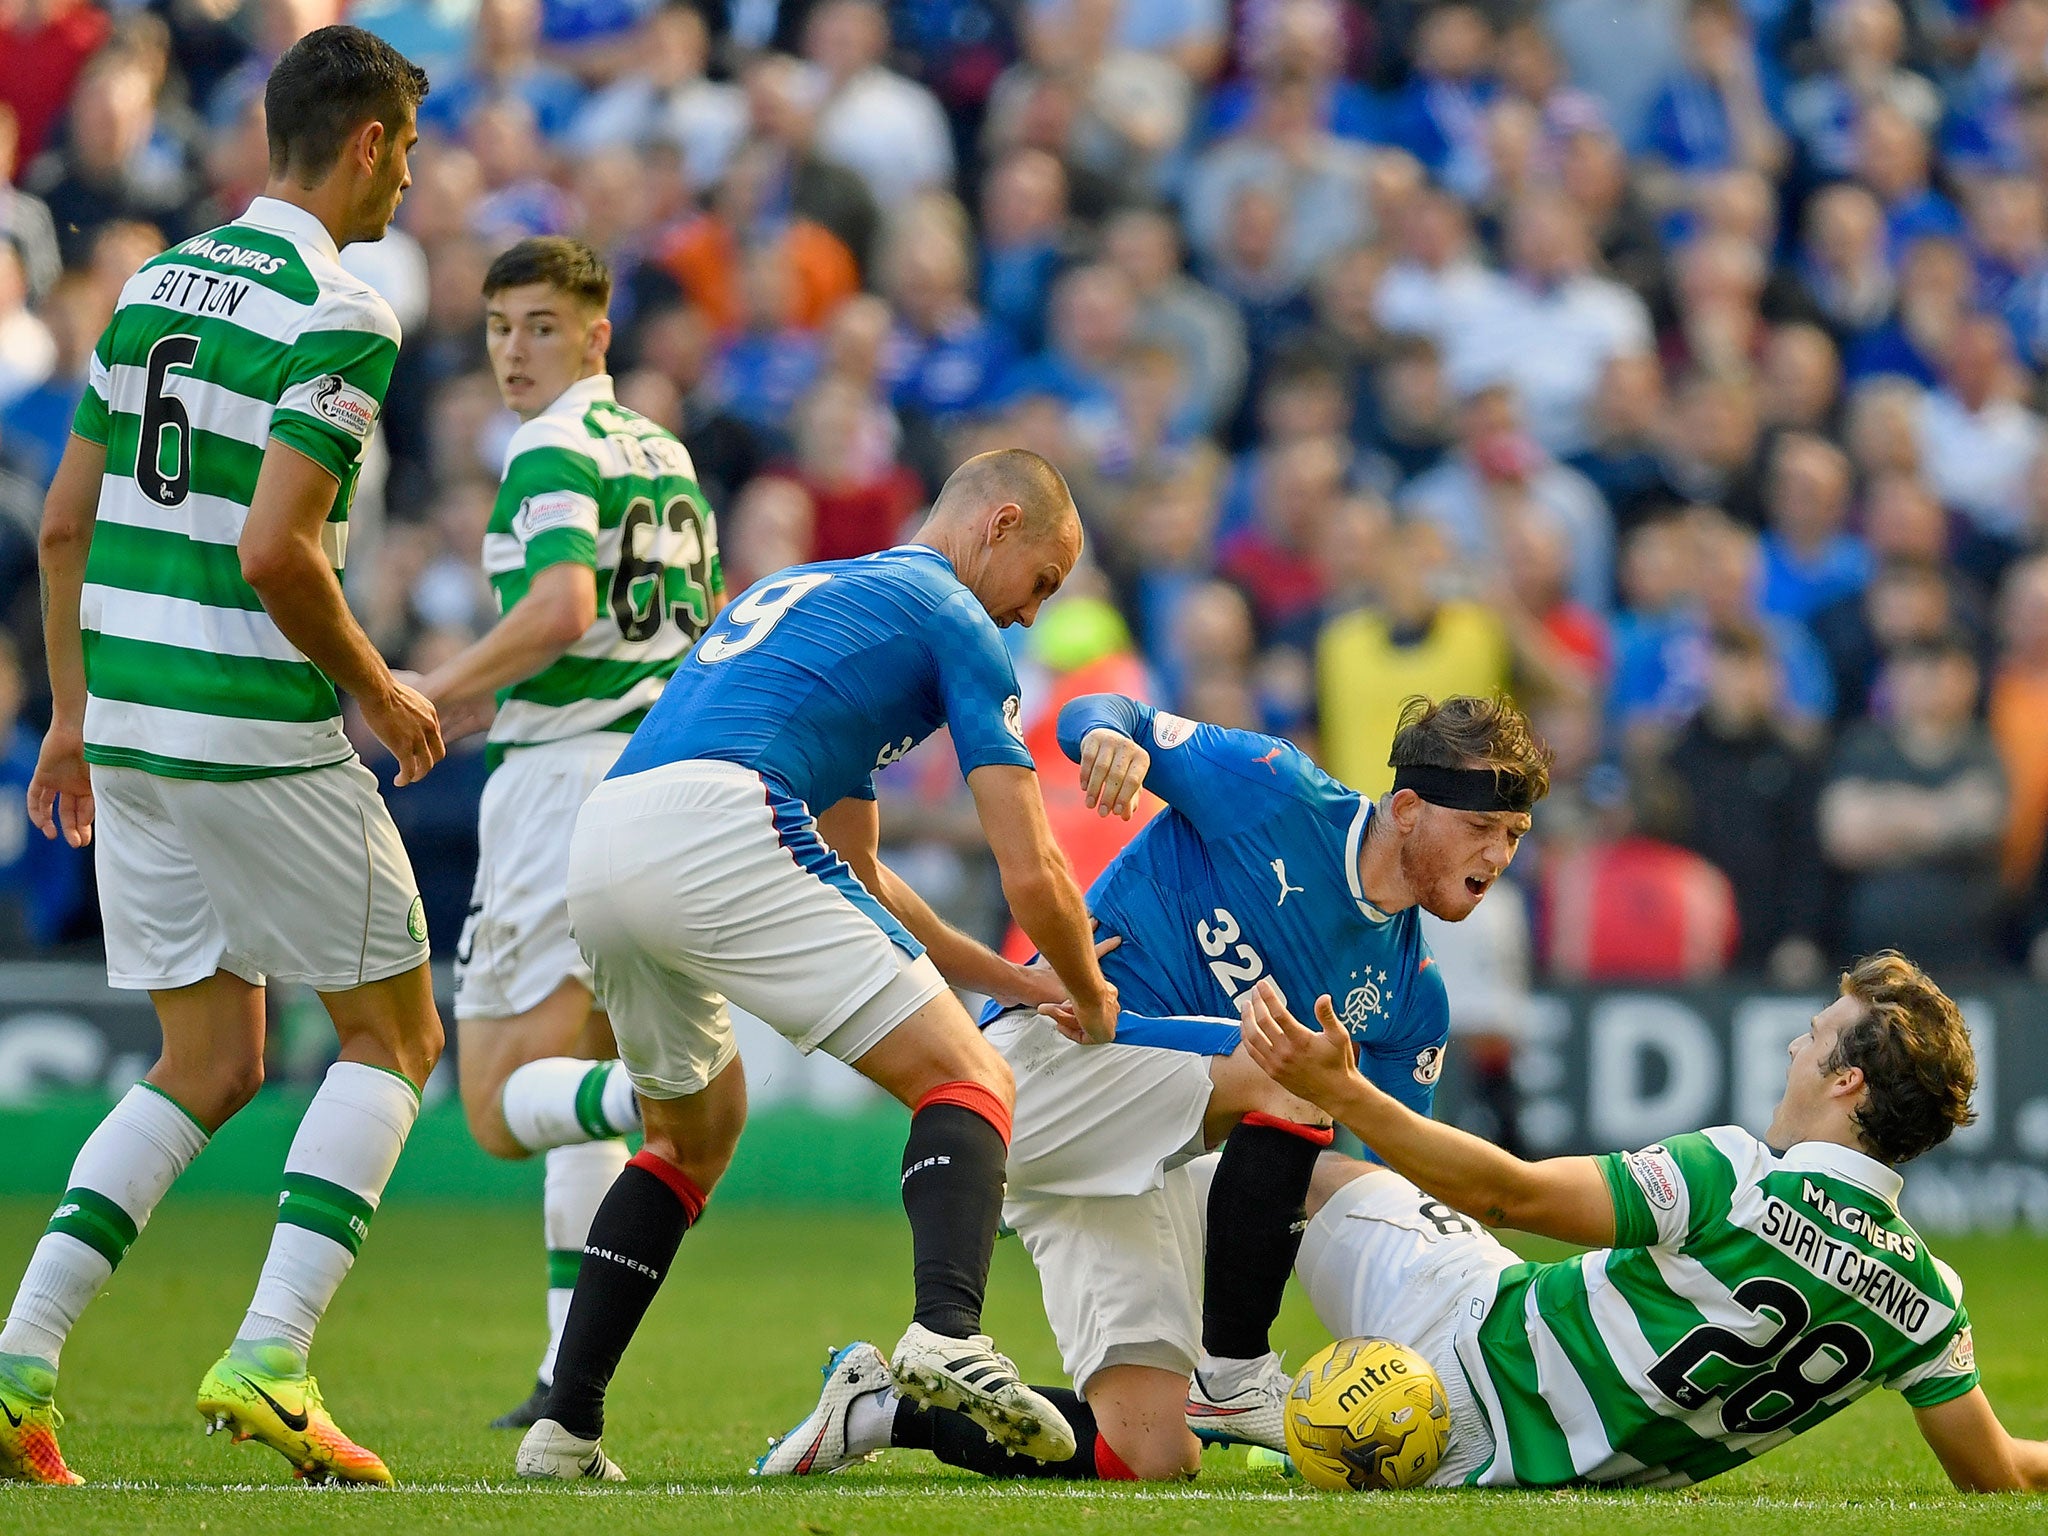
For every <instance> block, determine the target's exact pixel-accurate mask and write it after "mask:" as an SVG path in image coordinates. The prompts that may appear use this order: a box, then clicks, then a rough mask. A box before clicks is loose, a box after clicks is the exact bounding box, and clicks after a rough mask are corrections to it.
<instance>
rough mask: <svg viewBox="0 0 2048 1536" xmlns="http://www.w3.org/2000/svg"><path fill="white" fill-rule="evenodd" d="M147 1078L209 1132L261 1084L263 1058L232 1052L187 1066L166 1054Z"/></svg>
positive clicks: (234, 1112) (242, 1106)
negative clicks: (192, 1067)
mask: <svg viewBox="0 0 2048 1536" xmlns="http://www.w3.org/2000/svg"><path fill="white" fill-rule="evenodd" d="M148 1080H149V1082H150V1083H151V1084H153V1085H154V1086H155V1087H157V1088H159V1089H161V1090H162V1091H163V1092H164V1093H165V1094H166V1095H168V1096H169V1098H170V1099H171V1101H172V1102H173V1103H175V1104H176V1105H177V1106H178V1107H179V1108H180V1109H182V1110H184V1111H185V1113H186V1114H188V1115H190V1116H191V1117H192V1118H193V1119H194V1120H197V1121H198V1122H199V1123H200V1125H202V1126H203V1127H205V1129H206V1131H207V1134H208V1135H211V1134H212V1133H213V1132H215V1131H217V1130H219V1129H220V1128H221V1127H222V1126H223V1125H225V1124H227V1122H228V1121H230V1120H232V1119H233V1118H234V1117H235V1116H236V1115H238V1114H240V1113H241V1112H242V1111H243V1110H244V1109H246V1108H247V1107H248V1105H249V1101H250V1100H252V1099H254V1098H255V1097H256V1094H257V1092H258V1090H259V1089H261V1088H262V1087H263V1058H262V1056H260V1055H253V1054H252V1055H248V1056H242V1055H235V1056H230V1057H224V1058H216V1059H215V1060H212V1061H209V1062H206V1063H205V1064H204V1065H203V1066H199V1067H197V1068H196V1069H188V1068H184V1067H182V1066H181V1064H180V1063H177V1062H174V1061H172V1060H170V1059H169V1058H168V1057H166V1058H164V1059H162V1060H160V1061H158V1062H157V1064H156V1066H155V1067H154V1068H153V1069H152V1070H151V1071H150V1074H149V1079H148Z"/></svg>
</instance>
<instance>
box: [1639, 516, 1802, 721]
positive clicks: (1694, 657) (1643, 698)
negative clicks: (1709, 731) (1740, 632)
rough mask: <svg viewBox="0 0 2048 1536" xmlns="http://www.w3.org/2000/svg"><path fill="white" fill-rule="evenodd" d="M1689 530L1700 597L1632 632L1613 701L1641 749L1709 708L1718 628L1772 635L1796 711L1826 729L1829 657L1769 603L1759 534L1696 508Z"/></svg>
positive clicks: (1690, 570)
mask: <svg viewBox="0 0 2048 1536" xmlns="http://www.w3.org/2000/svg"><path fill="white" fill-rule="evenodd" d="M1683 532H1684V534H1685V535H1686V542H1687V543H1689V544H1690V545H1691V551H1690V558H1689V559H1688V561H1687V563H1686V567H1685V569H1686V573H1687V575H1688V577H1689V583H1688V584H1689V586H1690V588H1691V595H1690V598H1689V600H1688V601H1686V602H1684V603H1683V604H1681V605H1680V606H1678V607H1677V608H1675V609H1674V610H1672V611H1670V612H1668V613H1663V614H1654V615H1645V616H1644V617H1642V618H1641V619H1640V620H1638V621H1637V622H1636V623H1635V624H1633V625H1631V626H1629V627H1628V628H1627V629H1626V630H1625V631H1623V639H1622V642H1621V647H1620V650H1619V653H1618V654H1617V656H1616V658H1615V669H1614V687H1613V691H1612V693H1611V695H1610V698H1609V708H1610V710H1611V711H1612V714H1613V717H1614V719H1615V721H1616V723H1617V724H1618V725H1619V726H1620V728H1621V731H1622V735H1623V738H1624V740H1625V741H1626V743H1627V745H1628V746H1629V747H1630V748H1631V750H1632V751H1654V750H1656V749H1657V748H1659V747H1660V746H1661V745H1662V744H1663V743H1664V742H1667V741H1668V740H1669V739H1670V737H1671V735H1672V734H1673V733H1675V732H1676V731H1678V730H1680V729H1682V728H1683V726H1684V724H1685V722H1686V721H1688V720H1690V719H1691V718H1692V717H1693V716H1694V715H1695V714H1697V713H1698V712H1699V708H1700V706H1701V704H1702V703H1704V702H1705V699H1706V692H1707V664H1708V659H1709V656H1708V652H1709V647H1710V644H1711V640H1712V635H1713V632H1714V630H1715V629H1717V628H1725V627H1729V626H1735V625H1744V624H1753V625H1756V626H1758V627H1759V628H1761V629H1762V630H1763V632H1764V635H1765V637H1766V638H1767V640H1768V641H1769V643H1770V648H1771V654H1772V656H1773V657H1774V658H1775V659H1776V661H1777V663H1778V667H1779V670H1780V673H1781V675H1782V676H1783V678H1784V684H1785V695H1784V697H1785V706H1786V709H1787V710H1788V711H1789V712H1790V713H1791V714H1793V715H1795V716H1797V717H1798V719H1799V720H1800V721H1801V722H1802V723H1803V724H1804V725H1805V726H1806V727H1808V728H1811V729H1818V728H1819V726H1820V724H1821V722H1823V721H1825V720H1827V719H1828V717H1829V716H1830V714H1831V713H1832V712H1833V710H1834V703H1835V687H1834V679H1833V678H1832V677H1831V676H1830V675H1829V673H1828V664H1827V658H1826V656H1825V655H1824V654H1823V653H1822V651H1821V649H1820V646H1819V645H1818V644H1817V643H1815V641H1814V638H1813V636H1812V635H1811V634H1810V633H1808V631H1807V629H1806V626H1805V625H1803V624H1800V623H1798V622H1797V621H1796V620H1793V619H1788V618H1785V617H1784V616H1783V615H1780V614H1767V613H1763V612H1761V611H1760V609H1759V607H1758V603H1757V598H1758V594H1759V592H1760V591H1761V589H1762V586H1763V569H1762V567H1763V555H1762V550H1761V548H1760V546H1759V542H1758V539H1757V536H1756V535H1755V534H1754V533H1752V532H1751V531H1750V530H1749V529H1747V528H1745V527H1743V526H1742V525H1741V524H1740V523H1737V522H1735V521H1734V520H1733V519H1731V518H1729V517H1728V516H1727V515H1726V514H1725V513H1723V512H1720V511H1719V510H1705V511H1699V512H1695V513H1692V514H1691V515H1689V516H1688V517H1687V518H1686V519H1685V523H1684V527H1683Z"/></svg>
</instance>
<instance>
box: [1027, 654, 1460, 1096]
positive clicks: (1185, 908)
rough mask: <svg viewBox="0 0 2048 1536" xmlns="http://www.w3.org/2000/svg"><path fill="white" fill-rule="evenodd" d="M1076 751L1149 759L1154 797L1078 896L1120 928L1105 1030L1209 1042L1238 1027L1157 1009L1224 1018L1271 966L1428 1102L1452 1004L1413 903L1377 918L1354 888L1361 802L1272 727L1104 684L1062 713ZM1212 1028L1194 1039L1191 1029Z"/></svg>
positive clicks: (1140, 1040)
mask: <svg viewBox="0 0 2048 1536" xmlns="http://www.w3.org/2000/svg"><path fill="white" fill-rule="evenodd" d="M1059 724H1060V745H1061V747H1062V748H1064V749H1065V751H1066V753H1067V755H1068V756H1069V757H1071V758H1074V759H1075V760H1076V761H1078V760H1079V759H1080V755H1081V741H1082V738H1083V737H1085V736H1086V735H1087V734H1088V732H1090V731H1092V730H1094V729H1095V728H1096V727H1097V726H1109V727H1111V728H1113V729H1115V730H1118V731H1121V732H1122V733H1123V734H1124V735H1126V736H1129V737H1130V738H1131V739H1132V740H1134V741H1136V742H1137V743H1138V744H1139V745H1140V746H1142V747H1144V748H1145V750H1146V751H1148V752H1150V753H1151V754H1152V767H1151V769H1150V771H1149V772H1148V774H1147V775H1146V778H1145V787H1146V788H1147V789H1149V790H1151V791H1152V792H1153V793H1154V794H1156V795H1157V796H1159V798H1160V799H1162V800H1164V801H1165V802H1166V806H1167V808H1166V810H1164V811H1162V812H1161V813H1160V814H1159V815H1157V816H1155V817H1153V818H1152V820H1151V821H1150V822H1149V823H1147V824H1146V826H1145V829H1144V831H1142V832H1140V833H1139V834H1138V835H1137V837H1135V838H1134V839H1132V841H1131V842H1130V844H1129V845H1128V846H1127V847H1126V848H1125V849H1124V850H1123V851H1122V852H1121V853H1119V854H1118V855H1117V857H1116V859H1115V860H1114V862H1112V863H1111V864H1110V866H1109V867H1108V868H1107V869H1105V870H1104V871H1103V872H1102V874H1101V876H1100V877H1099V878H1098V879H1097V880H1096V882H1095V884H1094V885H1093V886H1092V887H1090V888H1089V891H1088V909H1089V911H1090V912H1091V913H1092V914H1093V915H1094V916H1095V917H1096V918H1098V919H1099V920H1100V921H1101V925H1102V926H1101V928H1100V929H1099V930H1098V932H1097V934H1096V937H1097V938H1098V939H1101V938H1107V937H1108V936H1109V935H1110V934H1112V933H1116V934H1121V935H1123V940H1124V941H1123V943H1122V944H1120V945H1119V946H1118V947H1117V948H1116V949H1114V950H1112V951H1111V952H1110V953H1109V954H1107V955H1105V956H1104V957H1103V960H1102V970H1103V974H1104V975H1105V976H1107V977H1108V978H1109V979H1110V980H1111V981H1112V982H1114V983H1115V984H1116V988H1117V992H1118V995H1119V999H1120V1002H1121V1006H1122V1008H1123V1009H1124V1010H1125V1012H1126V1013H1128V1014H1135V1015H1150V1016H1153V1017H1152V1018H1151V1019H1142V1018H1141V1019H1132V1020H1129V1021H1127V1023H1126V1024H1120V1025H1119V1026H1118V1030H1117V1038H1118V1039H1119V1040H1120V1041H1129V1042H1130V1043H1133V1044H1141V1045H1142V1044H1155V1043H1156V1044H1162V1045H1173V1046H1178V1047H1179V1048H1181V1049H1196V1050H1205V1051H1207V1052H1209V1053H1210V1054H1221V1051H1222V1050H1227V1049H1229V1048H1230V1047H1231V1046H1234V1045H1235V1043H1236V1041H1235V1036H1236V1030H1235V1027H1234V1026H1231V1027H1230V1030H1229V1033H1228V1035H1227V1036H1226V1035H1222V1034H1221V1032H1220V1031H1219V1030H1218V1028H1217V1026H1213V1025H1209V1026H1203V1025H1199V1024H1194V1023H1192V1022H1183V1021H1180V1020H1177V1019H1174V1018H1170V1017H1163V1016H1169V1015H1222V1016H1225V1017H1228V1018H1235V1017H1236V1015H1237V999H1238V997H1239V995H1240V994H1241V993H1243V992H1244V991H1245V989H1246V988H1248V987H1250V986H1251V985H1252V984H1253V983H1254V982H1256V981H1258V980H1259V979H1260V978H1262V977H1266V976H1270V977H1272V978H1273V980H1274V982H1275V983H1276V984H1277V985H1278V986H1279V988H1280V991H1281V993H1282V995H1283V996H1285V997H1286V999H1287V1002H1288V1006H1289V1008H1291V1009H1292V1010H1293V1011H1294V1014H1295V1016H1296V1017H1297V1018H1299V1019H1301V1020H1302V1021H1303V1022H1304V1023H1310V1024H1311V1027H1313V1023H1312V1010H1313V1008H1314V1006H1315V1000H1316V998H1317V997H1319V996H1321V995H1322V994H1323V993H1325V992H1327V993H1329V994H1330V1001H1331V1002H1332V1003H1333V1004H1334V1005H1335V1007H1336V1009H1337V1012H1338V1014H1339V1016H1341V1017H1342V1019H1343V1021H1344V1023H1345V1026H1346V1027H1347V1028H1348V1029H1349V1030H1350V1032H1351V1038H1352V1040H1353V1041H1354V1042H1356V1044H1357V1046H1358V1066H1359V1070H1360V1071H1361V1072H1363V1073H1364V1074H1365V1075H1366V1076H1367V1077H1369V1078H1370V1079H1372V1081H1373V1082H1374V1083H1376V1084H1378V1085H1379V1086H1380V1087H1381V1088H1383V1089H1384V1090H1386V1091H1387V1092H1388V1093H1390V1094H1392V1095H1394V1096H1395V1097H1396V1098H1398V1099H1400V1100H1401V1101H1402V1102H1403V1103H1405V1104H1407V1105H1409V1106H1411V1107H1412V1108H1414V1109H1417V1110H1419V1111H1421V1112H1422V1113H1423V1114H1428V1113H1429V1109H1430V1105H1431V1102H1432V1101H1433V1100H1434V1098H1435V1096H1436V1081H1437V1075H1438V1073H1439V1072H1440V1071H1441V1069H1442V1065H1443V1049H1444V1038H1445V1036H1446V1035H1447V1034H1448V1033H1449V1030H1450V1008H1449V1003H1448V1000H1447V998H1446V996H1445V992H1444V982H1443V973H1442V972H1441V971H1439V970H1438V969H1437V967H1436V962H1435V961H1434V960H1433V959H1432V958H1431V956H1430V953H1429V946H1428V944H1427V943H1426V942H1424V940H1423V937H1422V928H1421V922H1420V909H1419V908H1416V907H1410V908H1408V909H1407V910H1405V911H1401V912H1394V913H1386V912H1381V911H1380V910H1379V909H1378V908H1376V907H1374V906H1373V905H1372V903H1371V902H1369V901H1367V900H1366V899H1365V893H1364V892H1363V891H1361V890H1360V889H1359V885H1358V852H1359V848H1360V846H1361V844H1362V842H1363V840H1364V837H1365V828H1366V823H1367V822H1368V821H1369V820H1370V819H1371V817H1372V815H1373V803H1372V801H1371V800H1369V799H1367V798H1366V797H1365V796H1363V795H1361V794H1359V793H1358V792H1357V791H1356V790H1351V789H1346V788H1345V787H1344V786H1343V785H1342V784H1340V783H1338V782H1337V781H1336V780H1335V779H1333V778H1331V777H1330V776H1329V775H1328V774H1327V773H1324V772H1323V771H1322V769H1320V768H1318V767H1317V766H1316V765H1315V764H1314V763H1312V762H1310V761H1309V759H1308V757H1307V755H1306V754H1305V753H1303V752H1302V751H1301V750H1300V749H1299V748H1297V747H1295V746H1293V745H1292V744H1291V743H1289V742H1286V741H1283V740H1281V739H1280V738H1278V737H1276V736H1261V735H1258V734H1256V733H1254V732H1251V731H1231V730H1225V729H1223V728H1222V727H1220V726H1214V725H1197V724H1195V723H1194V722H1193V721H1189V720H1184V719H1181V718H1180V717H1179V716H1177V715H1170V714H1166V713H1163V712H1161V711H1158V710H1155V709H1153V708H1151V707H1150V706H1149V705H1145V704H1140V703H1138V702H1136V701H1135V700H1132V699H1127V698H1124V697H1122V696H1120V695H1117V694H1092V695H1089V696H1088V697H1085V698H1080V699H1075V700H1074V701H1073V702H1072V703H1070V704H1068V705H1067V707H1066V708H1065V709H1063V710H1062V711H1061V712H1060V722H1059ZM1205 1033H1206V1034H1208V1035H1209V1036H1211V1037H1212V1038H1211V1040H1210V1041H1209V1043H1206V1044H1205V1043H1203V1040H1202V1037H1203V1035H1204V1034H1205Z"/></svg>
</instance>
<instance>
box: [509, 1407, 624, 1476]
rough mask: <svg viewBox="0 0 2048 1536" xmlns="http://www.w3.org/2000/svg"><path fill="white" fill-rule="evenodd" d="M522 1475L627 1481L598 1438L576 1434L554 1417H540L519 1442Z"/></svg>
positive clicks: (517, 1465)
mask: <svg viewBox="0 0 2048 1536" xmlns="http://www.w3.org/2000/svg"><path fill="white" fill-rule="evenodd" d="M515 1466H516V1467H517V1469H518V1472H519V1475H520V1476H521V1477H532V1478H552V1479H555V1480H558V1481H561V1482H576V1481H578V1480H579V1479H583V1478H589V1479H592V1480H593V1481H596V1482H600V1483H623V1482H624V1481H625V1480H626V1474H625V1473H624V1472H623V1471H621V1470H620V1468H619V1464H618V1463H617V1462H616V1461H613V1460H612V1459H611V1457H609V1456H607V1455H605V1453H604V1447H603V1446H601V1445H599V1444H598V1443H597V1442H596V1441H595V1440H586V1439H584V1438H583V1437H582V1436H581V1435H572V1434H570V1433H569V1431H568V1430H566V1429H564V1428H563V1427H562V1426H561V1425H560V1424H558V1423H556V1422H555V1421H554V1420H553V1419H537V1420H535V1421H534V1425H533V1428H531V1429H529V1430H528V1431H527V1432H526V1438H525V1439H524V1440H522V1441H520V1442H519V1459H518V1461H517V1462H516V1463H515Z"/></svg>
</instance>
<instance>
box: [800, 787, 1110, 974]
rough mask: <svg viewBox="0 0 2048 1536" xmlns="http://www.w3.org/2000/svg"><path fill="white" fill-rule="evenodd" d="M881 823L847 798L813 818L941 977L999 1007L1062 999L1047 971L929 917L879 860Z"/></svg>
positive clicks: (867, 807) (864, 804) (870, 807)
mask: <svg viewBox="0 0 2048 1536" xmlns="http://www.w3.org/2000/svg"><path fill="white" fill-rule="evenodd" d="M880 820H881V816H880V812H879V811H878V810H877V809H876V807H875V802H874V801H872V800H863V799H861V798H860V797H859V796H857V795H849V796H848V797H847V798H846V799H844V800H842V801H840V802H839V803H838V804H837V805H835V806H833V807H832V808H831V809H830V810H828V811H826V812H825V814H824V815H822V816H820V817H819V818H818V835H819V836H820V837H822V838H824V840H825V841H826V842H827V843H828V844H830V845H831V848H832V851H833V852H834V853H836V854H838V855H839V857H841V858H842V859H844V860H846V864H847V867H848V868H849V869H851V870H852V871H853V873H854V877H855V878H856V879H858V880H859V881H860V883H861V884H862V885H864V886H866V887H867V888H868V892H869V894H870V895H872V896H873V897H874V898H875V900H877V901H879V902H880V903H881V904H882V905H883V906H884V907H886V908H888V910H889V914H890V916H892V917H894V918H895V919H896V921H897V922H899V923H901V924H902V925H903V926H904V927H905V928H908V929H909V930H910V932H911V936H912V937H913V938H915V939H916V940H917V942H918V943H920V944H922V945H923V946H924V947H925V951H926V953H928V954H929V955H930V956H931V957H932V964H933V965H935V966H937V967H938V968H939V974H940V975H941V976H943V977H945V978H946V980H948V981H950V982H952V983H953V984H954V985H955V986H960V987H965V988H967V989H968V990H969V991H973V992H981V993H985V994H986V995H987V996H989V997H992V998H994V999H995V1000H996V1001H997V1002H999V1003H1004V1004H1019V1003H1023V1004H1030V1003H1051V1002H1058V1001H1060V1000H1062V999H1064V998H1065V997H1066V995H1067V993H1066V989H1065V988H1064V987H1062V986H1061V985H1060V982H1059V978H1058V977H1057V976H1056V975H1054V974H1053V973H1052V972H1051V971H1050V970H1048V969H1046V968H1045V967H1043V966H1025V965H1017V964H1015V963H1013V962H1012V961H1009V960H1005V959H1004V958H1003V957H1002V956H1001V955H999V954H997V953H996V952H995V951H994V950H992V949H990V948H989V947H988V946H987V945H986V944H984V943H982V942H981V941H980V940H979V939H976V938H974V937H972V936H971V935H969V934H965V933H962V932H961V931H960V930H959V929H958V928H955V927H954V926H953V925H952V924H951V923H949V922H947V921H946V920H945V919H944V918H943V917H940V916H939V914H938V913H936V912H934V911H933V910H932V909H931V904H930V903H929V902H927V901H926V900H925V899H924V898H923V897H922V896H920V895H918V894H917V892H916V891H914V890H912V889H911V888H910V886H909V885H908V884H907V883H905V881H904V880H903V878H902V877H901V876H900V875H898V874H897V873H896V872H895V871H894V870H892V869H891V868H889V866H888V865H886V864H884V863H883V862H882V861H881V859H880V857H879V856H878V854H877V843H878V839H879V836H880V830H879V829H880ZM1117 942H1118V941H1117V940H1115V939H1111V940H1109V941H1108V943H1106V944H1104V945H1102V946H1100V947H1099V948H1098V951H1097V953H1099V954H1100V953H1107V952H1108V950H1110V949H1112V948H1114V947H1115V945H1116V944H1117Z"/></svg>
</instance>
